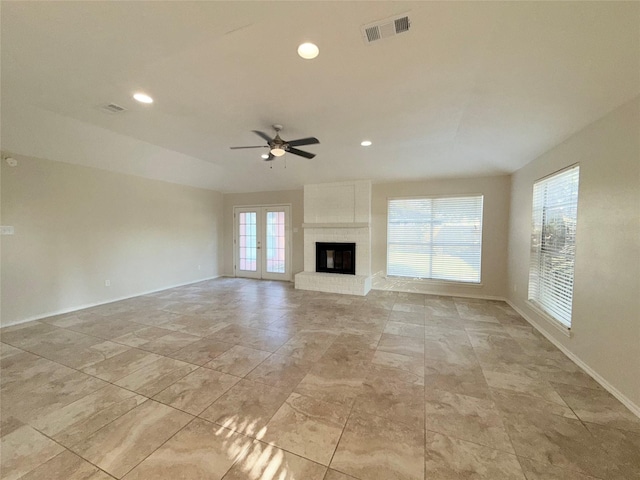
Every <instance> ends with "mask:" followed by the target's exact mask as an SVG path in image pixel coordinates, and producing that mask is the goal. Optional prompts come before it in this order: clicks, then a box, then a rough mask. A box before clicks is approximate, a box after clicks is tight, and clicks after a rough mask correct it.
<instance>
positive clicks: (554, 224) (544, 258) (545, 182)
mask: <svg viewBox="0 0 640 480" xmlns="http://www.w3.org/2000/svg"><path fill="white" fill-rule="evenodd" d="M579 175H580V170H579V167H578V166H575V167H572V168H569V169H567V170H564V171H562V172H560V173H558V174H555V175H553V176H551V177H547V178H544V179H542V180H539V181H537V182H536V183H535V184H534V186H533V205H532V227H533V233H532V236H531V258H530V263H529V292H528V293H529V300H530V301H532V302H534V303H535V304H537V305H539V306H540V307H541V308H542V309H543V310H545V311H546V312H547V313H548V314H550V315H551V316H552V317H554V318H555V319H557V320H558V321H560V322H561V323H563V324H564V325H566V326H568V327H570V326H571V313H572V302H573V276H574V257H575V241H576V239H575V233H576V221H577V209H578V184H579Z"/></svg>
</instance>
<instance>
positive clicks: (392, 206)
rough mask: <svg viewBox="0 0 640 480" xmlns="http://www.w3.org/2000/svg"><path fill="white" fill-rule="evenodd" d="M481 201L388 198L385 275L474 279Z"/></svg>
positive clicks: (477, 264)
mask: <svg viewBox="0 0 640 480" xmlns="http://www.w3.org/2000/svg"><path fill="white" fill-rule="evenodd" d="M482 199H483V197H482V195H477V196H469V197H438V198H403V199H392V200H389V210H388V217H387V218H388V223H387V275H396V276H401V277H412V278H430V279H438V280H450V281H456V282H470V283H480V261H481V256H482Z"/></svg>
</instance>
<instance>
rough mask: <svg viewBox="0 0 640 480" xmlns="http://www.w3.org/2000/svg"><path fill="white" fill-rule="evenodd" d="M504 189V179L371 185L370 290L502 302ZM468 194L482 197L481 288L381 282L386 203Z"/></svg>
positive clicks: (506, 212)
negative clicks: (399, 199)
mask: <svg viewBox="0 0 640 480" xmlns="http://www.w3.org/2000/svg"><path fill="white" fill-rule="evenodd" d="M509 185H510V177H509V176H508V175H503V176H495V177H475V178H455V179H440V180H424V181H419V182H418V181H417V182H398V183H381V184H374V185H373V190H372V203H371V215H372V224H371V227H372V228H371V230H372V234H371V249H372V253H371V259H372V260H371V261H372V270H373V275H374V278H373V288H374V289H380V290H387V289H388V290H398V291H409V292H418V293H432V294H438V295H460V296H471V297H498V298H502V297H504V296H505V295H506V278H507V259H506V255H505V252H506V250H507V231H508V221H509V188H510V187H509ZM470 194H478V195H480V194H481V195H484V208H483V211H484V213H483V224H482V265H481V270H482V272H481V275H482V278H481V285H473V284H468V285H467V284H455V283H445V282H437V281H430V280H406V279H400V278H388V279H386V278H384V276H385V275H386V268H387V203H388V199H389V198H397V197H415V196H434V195H435V196H437V195H470Z"/></svg>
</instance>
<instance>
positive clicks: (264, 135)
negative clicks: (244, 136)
mask: <svg viewBox="0 0 640 480" xmlns="http://www.w3.org/2000/svg"><path fill="white" fill-rule="evenodd" d="M251 131H252V132H253V133H255V134H256V135H258V136H259V137H261V138H262V139H264V140H266V141H267V143H271V141H272V140H273V138H271V137H270V136H269V135H267V134H266V133H264V132H261V131H260V130H251Z"/></svg>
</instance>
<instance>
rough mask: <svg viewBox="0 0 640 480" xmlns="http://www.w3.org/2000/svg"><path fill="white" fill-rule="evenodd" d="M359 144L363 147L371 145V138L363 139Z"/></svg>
mask: <svg viewBox="0 0 640 480" xmlns="http://www.w3.org/2000/svg"><path fill="white" fill-rule="evenodd" d="M360 145H362V146H363V147H369V146H371V140H363V141H361V142H360Z"/></svg>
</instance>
